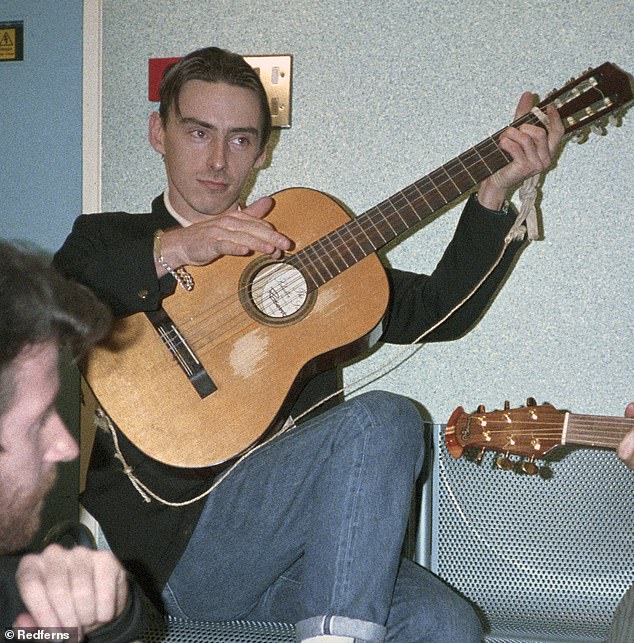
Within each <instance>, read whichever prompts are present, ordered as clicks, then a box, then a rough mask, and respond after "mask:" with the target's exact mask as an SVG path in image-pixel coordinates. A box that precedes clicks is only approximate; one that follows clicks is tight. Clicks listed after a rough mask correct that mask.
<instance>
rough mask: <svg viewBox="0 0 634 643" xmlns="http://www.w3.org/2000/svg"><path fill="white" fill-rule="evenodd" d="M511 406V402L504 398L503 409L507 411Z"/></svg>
mask: <svg viewBox="0 0 634 643" xmlns="http://www.w3.org/2000/svg"><path fill="white" fill-rule="evenodd" d="M510 408H511V403H510V402H509V401H508V400H504V410H505V411H508V410H509V409H510Z"/></svg>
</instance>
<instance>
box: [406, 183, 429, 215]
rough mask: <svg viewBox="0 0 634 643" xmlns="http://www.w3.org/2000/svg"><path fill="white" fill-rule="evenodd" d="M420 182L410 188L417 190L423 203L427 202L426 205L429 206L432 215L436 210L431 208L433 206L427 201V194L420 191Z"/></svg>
mask: <svg viewBox="0 0 634 643" xmlns="http://www.w3.org/2000/svg"><path fill="white" fill-rule="evenodd" d="M420 182H421V181H420V180H419V181H416V182H415V183H412V185H411V186H410V187H412V188H415V189H416V191H417V192H418V194H419V195H420V196H421V198H422V199H423V201H425V205H426V206H427V209H428V210H429V214H431V213H432V212H433V211H434V208H432V207H431V204H430V203H429V201H428V200H427V197H426V196H425V193H424V192H423V191H422V190H421V189H420V185H419V184H420Z"/></svg>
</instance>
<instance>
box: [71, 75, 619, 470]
mask: <svg viewBox="0 0 634 643" xmlns="http://www.w3.org/2000/svg"><path fill="white" fill-rule="evenodd" d="M631 101H632V83H631V80H630V77H629V75H628V74H626V73H625V72H623V71H622V70H620V69H619V68H618V67H616V66H615V65H613V64H611V63H605V64H603V65H601V66H600V67H597V68H596V69H593V70H591V71H589V72H587V73H585V74H583V75H582V76H581V77H579V78H578V79H577V80H575V81H572V82H570V83H569V84H568V85H566V86H565V87H564V88H562V89H561V90H559V91H555V92H554V93H553V94H552V95H551V96H549V97H548V98H547V99H546V100H545V101H543V102H542V103H541V104H540V106H539V107H540V108H541V109H544V108H545V106H546V105H547V104H550V103H552V104H554V105H555V107H556V108H557V110H558V111H559V114H560V115H561V117H562V119H563V122H564V125H565V128H566V133H567V134H570V133H572V132H575V131H576V130H580V129H581V128H586V126H588V125H589V124H590V123H595V122H596V123H595V124H596V125H599V124H602V123H605V121H606V120H607V117H608V115H611V116H615V115H616V114H617V110H619V109H620V108H623V107H625V106H626V105H627V104H628V103H629V102H631ZM522 123H532V124H534V125H537V126H540V125H541V123H540V120H539V118H538V117H537V116H536V115H534V114H533V113H529V114H528V115H527V116H524V117H522V118H520V119H518V120H517V121H516V122H515V123H513V125H515V126H519V125H520V124H522ZM502 131H503V130H500V131H499V132H498V133H497V134H494V135H492V136H490V137H488V138H487V139H485V140H484V141H482V142H481V143H480V144H478V145H476V146H475V147H473V148H471V149H469V150H467V151H466V152H464V153H463V154H461V155H460V156H458V157H456V158H455V159H453V160H451V161H449V162H448V163H447V164H445V165H443V166H442V167H440V168H438V169H437V170H435V171H433V172H431V173H430V174H428V175H427V176H425V177H423V178H421V179H420V180H418V181H416V182H415V183H413V184H412V185H410V186H408V187H406V188H405V189H404V190H401V191H400V192H397V193H396V194H394V195H392V196H391V197H389V198H388V199H386V200H385V201H383V202H382V203H380V204H378V205H377V206H375V207H373V208H371V209H370V210H368V211H367V212H365V213H364V214H362V215H360V216H358V217H355V218H352V219H351V218H350V217H349V216H348V214H347V213H346V211H345V210H344V209H343V208H342V207H341V206H340V205H339V204H338V203H337V202H336V201H335V200H334V199H332V198H331V197H329V196H327V195H325V194H323V193H320V192H318V191H315V190H310V189H305V188H293V189H289V190H284V191H282V192H279V193H277V194H275V195H273V198H274V201H275V206H274V208H273V210H272V211H271V213H270V214H269V215H268V218H267V220H268V221H270V222H271V223H272V224H273V225H274V226H275V228H276V229H278V230H280V231H281V232H283V233H284V234H286V235H287V236H288V237H289V238H291V239H293V240H294V242H295V248H296V249H295V251H294V252H293V253H292V254H288V255H287V256H285V257H283V258H282V259H279V260H272V259H271V257H268V256H256V257H255V258H254V257H230V256H227V257H223V258H222V259H221V260H220V261H216V262H213V263H212V264H210V265H209V266H205V267H202V268H196V267H191V268H189V270H190V272H191V274H192V276H193V278H194V281H195V284H196V287H195V288H194V290H193V291H192V292H185V291H184V290H182V289H177V290H176V292H175V293H174V294H173V295H171V296H170V297H168V298H166V299H165V300H164V301H163V307H162V308H161V309H160V310H159V311H158V312H156V313H152V314H145V313H138V314H135V315H132V316H130V317H127V318H125V319H122V320H120V321H118V322H117V323H116V325H115V328H114V331H113V334H112V336H111V342H109V344H108V345H104V346H102V347H99V348H97V349H96V350H94V351H93V353H92V354H91V356H90V358H89V360H88V362H87V364H86V365H85V367H84V376H85V379H86V381H87V382H88V384H89V386H90V388H91V389H92V391H93V393H94V394H95V396H96V398H97V400H98V401H99V403H100V405H101V406H102V408H103V409H104V411H105V412H106V413H107V414H108V416H109V417H110V418H111V419H112V421H113V422H114V423H115V424H116V425H117V426H118V427H119V428H120V429H121V430H122V431H123V433H124V434H125V435H126V436H127V437H128V438H129V439H130V440H131V441H132V442H133V443H134V444H135V445H136V446H137V447H138V448H139V449H141V450H142V451H143V452H144V453H146V454H147V455H148V456H150V457H152V458H154V459H156V460H158V461H160V462H163V463H166V464H169V465H173V466H177V467H191V468H194V467H207V466H211V465H214V464H219V463H222V462H225V461H227V460H229V459H231V458H233V457H234V456H236V455H238V454H240V453H243V452H244V451H245V449H247V448H248V447H250V446H251V445H253V444H255V443H257V442H258V441H259V440H261V438H262V436H264V435H268V434H269V433H270V431H272V430H275V428H276V427H277V426H278V425H279V424H280V423H281V422H283V421H284V419H285V418H286V416H287V414H288V412H289V409H290V408H291V407H292V404H293V403H294V401H295V400H296V399H297V396H298V394H299V392H300V391H301V389H302V387H303V385H304V384H305V383H306V381H307V380H308V379H309V378H311V377H312V376H313V375H315V374H316V373H318V372H320V371H323V370H325V369H328V368H331V367H332V366H333V365H335V364H337V363H339V362H341V361H342V360H346V359H349V358H351V357H353V356H354V355H357V354H359V353H360V352H361V351H363V350H364V349H367V348H369V347H370V346H371V345H372V344H374V343H375V342H376V341H377V340H378V338H379V337H380V336H381V333H382V321H383V317H384V315H385V311H386V307H387V303H388V297H389V292H388V283H387V277H386V274H385V271H384V268H383V266H382V264H381V261H380V260H379V258H378V257H377V255H376V251H377V250H378V249H379V248H381V247H383V246H384V245H385V244H387V243H388V242H390V241H392V240H393V239H395V238H397V237H399V236H400V235H403V234H405V233H406V232H408V231H410V230H411V229H412V228H413V227H415V226H417V225H419V224H420V223H421V222H423V221H425V220H426V219H428V218H430V217H431V216H433V215H434V214H435V213H436V212H438V211H439V210H441V209H443V208H445V207H446V206H447V205H448V204H450V203H452V202H453V201H455V200H456V199H457V198H458V197H460V196H461V195H463V194H464V193H466V192H468V191H470V190H472V189H473V188H474V187H475V186H477V185H478V184H479V183H480V182H481V181H482V180H483V179H485V178H487V177H488V176H490V175H492V174H493V173H494V172H496V171H497V170H499V169H500V168H502V167H504V166H505V165H506V164H508V163H509V162H510V160H511V159H510V157H509V156H508V155H507V154H506V153H505V152H504V150H502V149H501V148H500V147H499V145H498V141H499V137H500V135H501V134H502ZM580 133H581V132H580Z"/></svg>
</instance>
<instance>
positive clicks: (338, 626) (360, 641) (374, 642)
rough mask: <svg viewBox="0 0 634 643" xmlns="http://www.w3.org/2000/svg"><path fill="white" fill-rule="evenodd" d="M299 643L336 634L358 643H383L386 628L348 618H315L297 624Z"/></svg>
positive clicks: (330, 616) (296, 630) (332, 616)
mask: <svg viewBox="0 0 634 643" xmlns="http://www.w3.org/2000/svg"><path fill="white" fill-rule="evenodd" d="M295 632H296V636H297V640H298V641H303V640H304V639H308V638H311V637H313V636H319V635H320V634H334V635H336V636H349V637H351V638H353V639H355V641H356V642H357V643H383V642H384V641H385V634H386V628H385V627H384V626H383V625H379V624H378V623H372V622H371V621H361V620H359V619H356V618H347V617H346V616H334V615H329V616H313V617H312V618H307V619H304V620H303V621H299V622H298V623H296V624H295Z"/></svg>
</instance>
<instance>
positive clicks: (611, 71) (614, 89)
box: [538, 62, 634, 135]
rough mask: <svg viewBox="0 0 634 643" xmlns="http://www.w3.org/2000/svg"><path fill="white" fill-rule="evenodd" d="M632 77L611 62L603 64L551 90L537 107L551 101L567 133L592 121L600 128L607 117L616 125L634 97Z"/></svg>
mask: <svg viewBox="0 0 634 643" xmlns="http://www.w3.org/2000/svg"><path fill="white" fill-rule="evenodd" d="M633 88H634V82H633V79H632V76H630V74H628V73H627V72H624V71H623V70H622V69H620V68H619V67H617V66H616V65H614V64H612V63H608V62H606V63H603V64H602V65H600V66H599V67H595V68H594V69H590V70H589V71H587V72H586V73H585V74H583V75H582V76H580V77H579V78H576V79H573V80H571V81H570V82H569V83H568V84H567V85H565V86H564V87H562V88H561V89H559V90H554V92H553V93H552V94H550V95H549V96H548V97H547V98H546V99H545V100H543V101H542V102H541V103H540V104H539V105H538V107H539V108H540V109H544V108H545V107H546V106H547V105H549V104H551V103H552V104H554V105H555V107H556V108H557V111H558V112H559V115H560V116H561V120H562V121H563V124H564V128H565V130H566V134H567V135H568V134H571V133H573V132H576V131H577V130H580V129H582V128H583V129H584V130H586V131H587V127H588V126H589V125H590V124H592V123H594V126H593V127H595V128H597V129H598V130H603V128H604V127H605V125H607V123H608V120H611V121H613V122H615V124H617V125H618V124H619V119H620V116H621V114H622V112H623V111H625V109H626V108H627V107H628V106H629V104H630V103H631V102H632V100H634V89H633Z"/></svg>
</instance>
